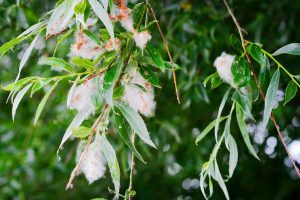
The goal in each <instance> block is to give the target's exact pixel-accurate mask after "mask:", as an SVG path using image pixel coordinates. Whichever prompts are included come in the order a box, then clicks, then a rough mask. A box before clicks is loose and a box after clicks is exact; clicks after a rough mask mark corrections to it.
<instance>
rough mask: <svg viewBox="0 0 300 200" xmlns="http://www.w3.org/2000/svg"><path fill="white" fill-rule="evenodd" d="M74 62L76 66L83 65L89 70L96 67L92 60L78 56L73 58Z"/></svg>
mask: <svg viewBox="0 0 300 200" xmlns="http://www.w3.org/2000/svg"><path fill="white" fill-rule="evenodd" d="M72 64H73V65H75V66H79V67H83V68H85V69H87V70H90V69H95V67H94V63H93V62H92V61H90V60H88V59H84V58H81V57H78V56H75V57H73V58H72Z"/></svg>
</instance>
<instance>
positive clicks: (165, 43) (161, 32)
mask: <svg viewBox="0 0 300 200" xmlns="http://www.w3.org/2000/svg"><path fill="white" fill-rule="evenodd" d="M147 3H148V6H149V8H150V10H151V13H152V16H153V18H154V19H155V22H156V25H157V28H158V30H159V32H160V35H161V37H162V39H163V42H164V45H165V49H166V51H167V53H168V57H169V60H170V62H171V66H172V75H173V82H174V86H175V92H176V98H177V101H178V103H179V104H180V98H179V92H178V86H177V81H176V73H175V68H174V62H173V58H172V55H171V52H170V49H169V45H168V42H167V40H166V38H165V35H164V33H163V31H162V29H161V27H160V25H159V21H158V20H157V17H156V14H155V12H154V10H153V8H152V6H151V4H150V3H149V2H147Z"/></svg>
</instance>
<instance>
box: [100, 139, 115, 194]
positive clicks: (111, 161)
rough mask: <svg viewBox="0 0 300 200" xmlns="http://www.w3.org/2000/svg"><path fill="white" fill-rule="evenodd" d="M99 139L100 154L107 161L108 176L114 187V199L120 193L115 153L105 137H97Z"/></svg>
mask: <svg viewBox="0 0 300 200" xmlns="http://www.w3.org/2000/svg"><path fill="white" fill-rule="evenodd" d="M99 138H100V142H101V147H102V152H103V154H104V156H105V158H106V160H107V163H108V167H109V171H110V175H111V178H112V180H113V183H114V186H115V193H116V197H118V196H119V191H120V167H119V163H118V160H117V156H116V152H115V150H114V148H113V146H112V145H111V144H110V143H109V142H108V140H107V139H106V137H105V136H101V135H99Z"/></svg>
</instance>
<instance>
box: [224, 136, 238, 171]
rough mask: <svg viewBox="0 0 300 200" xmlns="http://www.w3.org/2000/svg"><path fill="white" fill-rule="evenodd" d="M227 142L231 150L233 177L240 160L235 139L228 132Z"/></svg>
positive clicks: (230, 163)
mask: <svg viewBox="0 0 300 200" xmlns="http://www.w3.org/2000/svg"><path fill="white" fill-rule="evenodd" d="M225 144H226V147H227V149H228V151H229V177H232V175H233V172H234V170H235V167H236V165H237V162H238V149H237V145H236V142H235V139H234V138H233V137H232V135H231V134H230V133H228V134H227V135H226V137H225Z"/></svg>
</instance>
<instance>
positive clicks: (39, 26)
mask: <svg viewBox="0 0 300 200" xmlns="http://www.w3.org/2000/svg"><path fill="white" fill-rule="evenodd" d="M45 24H46V23H45V22H39V23H36V24H34V25H32V26H30V27H29V28H28V29H26V30H25V31H24V32H23V33H21V34H20V35H19V36H18V38H19V37H22V36H25V35H28V34H30V33H34V32H35V31H37V30H39V29H41V28H42V27H43V26H44V25H45Z"/></svg>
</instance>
